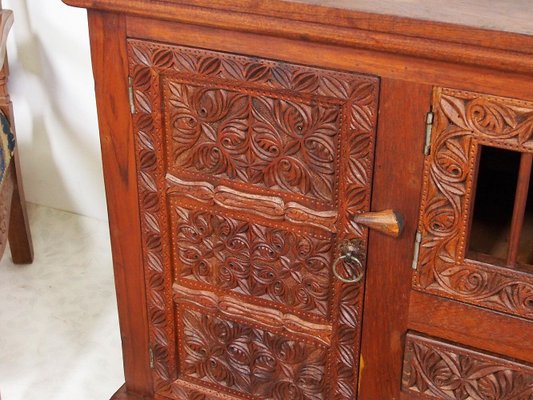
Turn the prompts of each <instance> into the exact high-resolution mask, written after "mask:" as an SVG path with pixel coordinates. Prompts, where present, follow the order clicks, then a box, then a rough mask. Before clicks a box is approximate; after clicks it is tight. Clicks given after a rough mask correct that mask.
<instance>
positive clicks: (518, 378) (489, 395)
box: [402, 333, 533, 400]
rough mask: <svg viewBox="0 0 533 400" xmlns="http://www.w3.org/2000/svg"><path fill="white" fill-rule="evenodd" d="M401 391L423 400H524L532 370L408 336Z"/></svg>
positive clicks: (532, 383)
mask: <svg viewBox="0 0 533 400" xmlns="http://www.w3.org/2000/svg"><path fill="white" fill-rule="evenodd" d="M402 390H403V391H404V392H407V393H410V394H414V395H418V396H421V398H424V399H447V400H463V399H516V400H518V399H523V400H526V399H530V398H531V396H533V366H531V365H527V364H522V363H518V362H513V361H509V360H506V359H504V358H500V357H495V356H492V355H488V354H485V353H482V352H481V351H477V350H470V349H466V348H464V347H460V346H457V345H454V344H449V343H446V342H441V341H440V340H437V339H430V338H427V337H424V336H421V335H418V334H416V333H408V334H407V340H406V345H405V356H404V366H403V374H402ZM417 398H418V397H417Z"/></svg>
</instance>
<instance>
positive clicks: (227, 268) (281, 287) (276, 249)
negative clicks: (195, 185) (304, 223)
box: [173, 207, 334, 318]
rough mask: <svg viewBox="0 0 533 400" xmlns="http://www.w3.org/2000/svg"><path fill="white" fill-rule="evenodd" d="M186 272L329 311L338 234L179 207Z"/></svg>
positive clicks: (178, 242)
mask: <svg viewBox="0 0 533 400" xmlns="http://www.w3.org/2000/svg"><path fill="white" fill-rule="evenodd" d="M173 211H174V212H173V216H174V217H175V218H176V219H177V220H176V222H175V223H174V227H173V229H174V231H175V232H176V239H175V245H176V246H177V252H176V253H177V257H178V258H179V264H180V271H179V275H180V277H181V278H186V279H189V280H195V281H199V282H205V283H208V284H210V285H212V286H214V287H217V288H221V289H228V290H233V291H236V292H239V293H242V294H245V295H249V296H254V297H258V298H264V299H268V300H271V301H274V302H279V303H282V304H285V305H287V306H290V307H292V308H295V309H297V310H302V311H308V312H312V313H315V314H318V315H320V316H321V317H324V318H325V317H327V316H328V315H329V313H328V303H329V300H330V296H329V294H330V291H331V289H330V287H331V273H330V266H331V263H332V256H333V254H332V250H333V243H334V237H333V236H330V237H325V238H322V239H320V238H315V237H313V236H310V235H298V234H295V233H292V232H287V231H284V230H281V229H272V228H267V227H265V226H262V225H258V224H253V223H250V222H247V221H240V220H237V219H234V218H229V217H225V216H222V215H214V214H212V213H209V212H203V211H191V210H188V209H185V208H183V207H176V208H175V210H173Z"/></svg>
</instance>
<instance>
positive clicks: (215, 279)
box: [66, 0, 533, 400]
mask: <svg viewBox="0 0 533 400" xmlns="http://www.w3.org/2000/svg"><path fill="white" fill-rule="evenodd" d="M429 1H430V2H431V3H428V2H425V3H424V7H426V8H425V9H427V6H428V5H429V4H431V5H432V7H433V8H432V10H431V11H432V12H431V13H430V12H425V11H421V10H422V9H423V7H422V8H420V6H421V4H422V3H421V2H420V1H418V0H416V1H413V2H409V4H407V3H406V4H403V5H402V6H399V5H398V2H392V1H391V2H389V1H383V2H372V3H371V2H367V1H366V0H362V1H361V2H350V1H347V0H338V1H335V2H327V4H326V3H325V2H323V1H320V0H316V1H315V0H301V1H281V0H273V1H268V2H267V1H263V0H260V1H253V0H239V1H237V0H195V1H192V0H172V1H171V0H164V1H158V2H153V1H147V0H134V1H128V2H126V1H125V0H68V1H66V2H67V3H69V4H75V5H78V6H87V7H89V8H91V9H93V10H94V9H99V10H101V11H91V13H90V23H91V36H92V44H93V59H94V63H95V77H96V79H95V80H96V84H97V97H98V108H99V115H100V117H99V119H100V129H101V135H102V147H103V152H104V169H105V171H106V188H107V191H108V202H109V207H110V225H111V229H112V237H113V254H114V261H115V273H116V277H117V291H118V299H119V309H120V315H121V329H122V332H123V335H124V338H125V342H124V343H125V344H124V353H125V368H126V388H127V390H126V389H123V392H124V393H126V392H127V393H136V394H138V395H142V396H144V397H145V398H147V399H148V398H149V399H158V400H164V399H166V398H176V399H178V398H179V399H194V400H216V399H226V400H229V399H242V398H246V399H257V400H259V399H263V398H275V399H284V400H285V399H289V398H291V396H292V397H295V396H296V395H292V394H291V393H296V394H297V395H299V396H300V397H301V398H302V399H330V398H331V399H333V398H335V399H342V398H345V399H356V398H359V399H363V400H366V399H368V400H375V399H400V398H402V399H404V398H428V396H433V397H429V398H435V396H434V395H433V394H431V393H430V392H427V391H425V392H424V393H423V394H421V393H422V389H420V388H422V386H420V385H418V383H417V382H418V381H416V380H415V381H416V382H415V381H413V382H414V383H413V382H411V381H412V379H411V378H412V377H413V376H414V375H413V373H412V372H409V371H414V370H413V368H414V367H413V366H412V364H409V360H414V359H415V358H414V356H413V355H414V350H413V343H414V342H413V340H411V341H410V342H408V346H407V349H405V346H404V345H405V337H406V334H407V332H408V330H416V331H419V332H421V333H423V334H430V335H432V336H434V337H435V339H434V341H433V342H431V343H429V344H428V342H425V341H424V340H425V339H423V338H422V339H417V340H418V342H417V343H422V342H423V343H425V344H427V346H426V348H427V349H429V350H427V351H426V353H425V354H429V355H428V357H429V358H430V359H433V358H435V357H434V355H433V353H431V351H433V350H432V349H434V348H436V346H437V344H439V343H445V345H443V346H445V347H446V346H447V347H446V349H447V351H448V352H447V353H446V354H448V355H449V358H450V359H455V358H457V357H459V358H460V359H461V362H462V363H463V364H462V365H467V364H468V362H470V361H472V362H478V360H480V359H482V360H487V357H486V353H487V352H492V353H494V354H496V355H497V357H498V359H501V360H506V358H507V357H515V358H518V359H522V360H524V361H525V362H531V361H532V360H531V359H532V358H533V357H532V356H531V354H533V352H532V351H531V350H532V349H531V348H530V347H531V346H530V344H529V342H528V338H529V337H530V336H531V335H532V334H533V332H532V325H531V324H532V322H531V321H530V320H528V319H526V318H529V317H530V309H531V307H532V306H533V304H532V301H531V293H530V285H531V279H533V278H532V275H531V274H528V272H527V271H526V270H524V269H521V270H519V269H518V268H517V269H514V270H512V269H509V268H506V267H504V266H498V265H491V262H492V261H491V260H487V259H485V260H486V262H485V261H483V262H482V261H476V262H470V261H469V260H466V261H465V260H464V249H465V242H466V240H465V239H466V227H467V226H468V225H469V221H470V219H471V208H469V207H468V204H467V203H468V201H469V199H471V197H472V192H473V191H474V181H475V175H476V172H475V165H477V148H478V147H479V145H493V146H500V147H505V148H507V149H513V150H519V151H521V152H524V153H531V152H532V150H533V147H532V146H533V142H532V137H531V134H532V132H533V129H532V125H533V123H532V120H531V118H532V117H531V115H533V114H532V111H533V107H532V104H533V95H532V91H531V85H532V84H533V80H532V79H531V73H532V72H533V57H532V54H533V40H532V38H531V36H529V35H527V34H524V33H526V32H528V29H530V28H529V25H528V24H526V23H524V21H530V20H531V18H530V17H531V10H530V9H529V8H527V9H524V7H520V5H519V3H513V4H512V5H509V7H510V8H509V9H508V13H507V14H506V15H502V13H501V12H500V11H498V7H500V6H501V5H500V4H499V3H498V4H496V2H495V1H494V2H490V4H489V5H487V2H483V3H481V2H480V1H479V0H474V1H472V2H465V1H461V0H453V1H455V3H454V4H456V7H450V6H449V4H445V3H443V2H436V1H434V0H429ZM483 6H485V7H486V9H484V10H483ZM398 7H400V8H398ZM410 7H412V8H410ZM409 9H411V10H412V11H413V14H412V16H415V15H417V16H419V17H420V16H423V17H425V18H423V19H424V20H415V19H412V18H406V15H405V12H406V10H409ZM387 10H388V11H387ZM480 10H482V11H481V12H480ZM370 11H373V12H375V13H387V12H390V13H391V15H380V14H372V13H369V12H370ZM450 18H453V21H457V22H462V23H463V24H464V25H465V26H458V25H451V24H446V23H445V22H446V21H449V20H450ZM430 20H431V21H430ZM490 21H492V22H490ZM488 23H494V24H496V25H494V26H498V27H499V28H500V30H507V31H509V32H501V31H497V30H493V31H488V30H486V29H484V28H487V25H486V24H488ZM221 52H224V53H221ZM273 60H275V61H273ZM128 62H129V65H128ZM128 67H129V68H128ZM361 74H368V75H372V76H376V77H379V82H380V83H378V79H376V78H372V77H365V76H364V75H361ZM128 76H130V77H131V79H132V89H133V91H132V99H133V102H134V112H133V114H134V115H133V117H132V116H131V115H130V113H129V108H130V106H129V104H128ZM378 87H379V90H378ZM434 87H435V88H436V89H435V100H434V103H433V107H434V110H433V111H434V112H435V113H436V116H437V118H436V121H435V124H434V125H435V127H434V130H433V133H434V135H433V136H434V137H433V147H432V151H431V153H430V155H429V156H428V157H427V160H426V175H425V179H426V183H425V186H423V185H422V179H423V177H424V176H423V174H422V170H423V167H424V162H423V159H424V155H423V145H424V136H425V126H424V120H425V114H426V112H428V111H429V106H430V93H431V91H432V88H434ZM447 87H448V88H456V89H454V90H452V89H441V88H447ZM378 97H379V113H378V112H377V108H376V107H377V99H378ZM376 118H378V119H377V123H378V133H377V136H376V137H377V147H376V157H375V165H374V164H372V159H373V137H374V136H373V134H374V127H375V124H376ZM132 121H133V124H132ZM132 128H133V129H132ZM307 132H318V133H319V134H318V135H315V136H314V137H308V136H306V135H307ZM301 137H305V139H302V140H301ZM372 175H374V179H373V180H372V181H371V179H372ZM430 178H431V179H430ZM370 182H372V184H373V186H372V188H373V198H372V203H370V189H371V185H370ZM422 189H424V190H425V192H424V193H423V196H421V192H422ZM421 198H422V203H423V204H422V207H421V212H420V214H419V212H418V211H419V208H420V200H421ZM370 204H371V205H372V207H370ZM370 209H371V210H375V211H379V210H384V209H393V210H398V211H399V212H400V213H401V214H402V215H403V216H405V222H406V227H405V232H404V233H403V234H402V235H401V236H399V237H398V238H396V239H395V238H392V237H387V236H385V235H383V234H380V233H378V232H372V233H370V235H369V238H368V240H369V241H368V247H367V246H366V228H365V229H363V227H362V226H360V224H357V223H355V222H354V221H353V217H354V216H355V215H359V214H361V213H363V212H368V211H369V210H370ZM417 215H421V219H420V224H418V226H419V229H420V230H421V232H422V234H423V237H424V241H423V243H422V249H421V252H420V260H419V261H420V262H419V263H418V270H417V271H416V272H415V275H416V276H415V280H414V283H415V286H416V289H418V290H412V285H411V282H412V275H413V270H412V269H411V265H412V260H413V253H414V239H415V231H416V228H417V222H418V221H417V220H418V217H417ZM450 226H451V227H452V228H453V229H452V230H453V232H452V233H450V232H448V231H447V230H446V229H444V228H446V227H450ZM439 227H441V228H443V229H444V230H442V229H441V230H439ZM435 230H436V231H435ZM515 230H516V228H515ZM433 231H435V232H433ZM431 235H433V236H431ZM450 235H451V236H450ZM454 235H457V236H458V237H459V239H460V240H459V239H458V240H459V242H458V243H460V245H457V243H456V242H454V241H453V240H451V241H448V239H450V237H452V239H453V238H455V237H456V236H454ZM344 238H348V239H363V249H365V248H366V251H367V254H364V251H363V252H362V253H361V254H359V253H358V254H357V257H359V258H360V260H361V261H362V263H364V262H365V258H366V259H367V262H366V264H367V269H366V278H365V280H364V281H363V283H361V284H360V285H359V286H357V285H350V284H340V283H338V282H336V281H334V280H333V277H332V275H333V274H332V273H331V267H332V266H335V265H336V267H335V268H337V270H338V272H340V273H341V277H342V274H345V276H344V277H345V278H347V277H349V274H350V273H351V272H353V268H355V267H357V262H358V261H354V259H350V258H346V259H341V261H343V262H342V263H340V264H339V263H337V264H335V262H336V260H337V257H338V256H339V255H340V253H339V249H338V247H339V246H338V245H339V242H340V241H341V240H342V239H344ZM461 238H462V239H461ZM428 255H429V256H428ZM354 257H355V256H354ZM359 258H358V260H359ZM428 260H430V261H431V262H429V263H428ZM339 262H340V261H339ZM350 262H351V263H352V265H350ZM354 265H355V267H354ZM446 268H448V269H450V268H451V270H447V269H446ZM454 268H455V269H454ZM454 274H457V275H454ZM465 275H467V276H466V277H465ZM450 277H451V278H450ZM365 285H366V286H365ZM363 289H365V290H366V292H365V291H364V290H363ZM421 291H425V292H429V293H433V295H430V294H427V293H422V292H421ZM363 296H364V300H365V302H364V304H363V302H362V300H363ZM410 298H411V302H410V300H409V299H410ZM450 298H453V299H455V300H451V299H450ZM363 306H364V307H363ZM513 314H514V315H515V316H520V317H515V316H513ZM361 324H362V325H361ZM361 329H362V341H361V343H359V332H360V330H361ZM411 337H413V336H411ZM417 338H418V336H417ZM447 342H450V343H447ZM452 342H453V343H452ZM526 342H527V343H526ZM149 347H150V348H151V350H152V354H153V359H152V360H150V357H149V355H148V354H149ZM470 347H471V348H472V349H469V348H470ZM463 349H467V350H463ZM360 350H361V360H359V352H360ZM405 350H407V354H408V357H407V358H406V360H407V364H406V365H407V366H408V368H411V369H410V370H409V371H408V370H407V369H405V370H404V372H405V374H407V375H405V376H406V377H407V378H406V379H407V380H406V381H404V388H405V390H406V391H405V392H402V391H401V387H402V383H401V378H402V360H403V355H404V352H405ZM443 354H444V353H443ZM480 354H481V356H479V355H480ZM454 357H455V358H454ZM479 357H481V358H479ZM491 360H492V359H491ZM150 362H152V368H150ZM438 362H439V361H437V363H438ZM483 362H485V361H483ZM430 364H431V363H427V362H426V366H427V365H430ZM493 364H494V363H493ZM496 364H497V366H498V368H500V367H502V366H503V367H502V368H504V369H503V370H502V371H504V373H505V374H507V375H506V376H510V377H511V378H512V383H513V385H514V386H516V387H517V382H520V380H519V379H515V377H516V376H519V375H520V374H523V373H524V371H526V370H528V368H529V367H528V366H527V365H526V364H524V363H520V364H516V365H518V367H516V370H515V369H513V368H515V364H513V365H511V364H510V363H506V362H502V363H500V364H498V363H496ZM496 364H494V365H496ZM359 365H361V366H364V367H362V368H361V370H360V371H358V368H359ZM431 365H432V364H431ZM431 365H430V366H431ZM485 365H492V364H490V363H488V364H487V363H485ZM437 367H438V365H437ZM406 368H407V367H406ZM437 370H438V369H437ZM526 372H527V371H526ZM358 374H359V375H360V380H359V382H358V385H359V394H357V393H356V392H357V383H356V382H357V376H358ZM499 376H500V375H498V376H496V375H494V376H492V375H491V377H490V379H492V380H494V379H496V381H497V382H499V380H498V379H499V378H498V377H499ZM520 376H522V375H520ZM439 379H440V378H439ZM152 380H153V382H152ZM405 382H407V383H405ZM411 383H412V384H411ZM500 386H501V385H500ZM500 386H498V387H500ZM152 387H155V392H156V393H155V394H154V393H153V392H154V390H153V388H152ZM413 388H418V389H417V390H418V391H417V390H415V389H413ZM504 389H505V388H503V389H502V390H504ZM480 390H482V389H480ZM407 391H408V393H407ZM483 393H484V392H483ZM463 394H464V393H463ZM127 396H130V397H131V395H127ZM462 397H463V398H464V397H465V396H462ZM126 398H128V397H126ZM496 398H497V396H496Z"/></svg>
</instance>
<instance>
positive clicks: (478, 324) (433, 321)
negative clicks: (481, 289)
mask: <svg viewBox="0 0 533 400" xmlns="http://www.w3.org/2000/svg"><path fill="white" fill-rule="evenodd" d="M409 329H412V330H416V331H418V332H422V333H425V334H427V335H431V336H437V337H441V338H443V339H446V340H448V341H451V342H458V343H463V344H465V345H467V346H470V347H473V348H478V349H482V350H485V351H488V352H493V353H498V354H505V355H507V356H509V357H513V358H517V359H519V360H524V361H527V362H529V363H533V342H532V341H531V339H530V338H531V336H532V335H533V326H532V324H531V322H530V321H528V320H525V319H522V318H516V317H510V316H508V315H505V314H503V313H495V312H493V311H491V310H487V309H483V308H480V307H476V306H472V305H468V304H464V303H460V302H458V301H449V300H443V299H442V298H439V297H437V296H433V295H429V294H425V293H421V292H417V291H414V292H412V293H411V300H410V303H409Z"/></svg>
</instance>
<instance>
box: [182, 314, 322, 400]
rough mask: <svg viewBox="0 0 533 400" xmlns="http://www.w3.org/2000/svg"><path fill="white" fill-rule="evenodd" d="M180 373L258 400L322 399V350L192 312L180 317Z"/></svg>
mask: <svg viewBox="0 0 533 400" xmlns="http://www.w3.org/2000/svg"><path fill="white" fill-rule="evenodd" d="M183 325H184V333H183V339H184V343H183V347H184V353H185V355H184V358H183V359H182V361H181V362H182V364H183V371H184V373H185V374H186V375H187V376H189V377H192V378H195V379H197V380H201V381H204V382H207V383H210V384H216V385H222V386H225V387H227V388H229V389H233V390H236V391H237V392H238V393H247V394H248V393H249V394H253V396H254V398H259V399H275V400H286V399H301V400H311V399H312V400H321V399H325V398H326V397H325V393H326V389H325V388H324V386H325V385H326V379H325V370H326V365H325V364H326V362H327V357H326V351H325V350H324V349H322V348H320V347H311V346H308V345H305V344H302V343H299V342H296V341H294V340H290V339H286V338H284V337H282V336H278V335H275V334H272V333H270V332H267V331H264V330H261V329H254V328H250V327H247V326H244V325H240V324H237V323H234V322H229V321H225V320H222V319H220V318H216V317H212V316H208V315H202V314H200V313H199V312H195V311H185V312H184V313H183Z"/></svg>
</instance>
